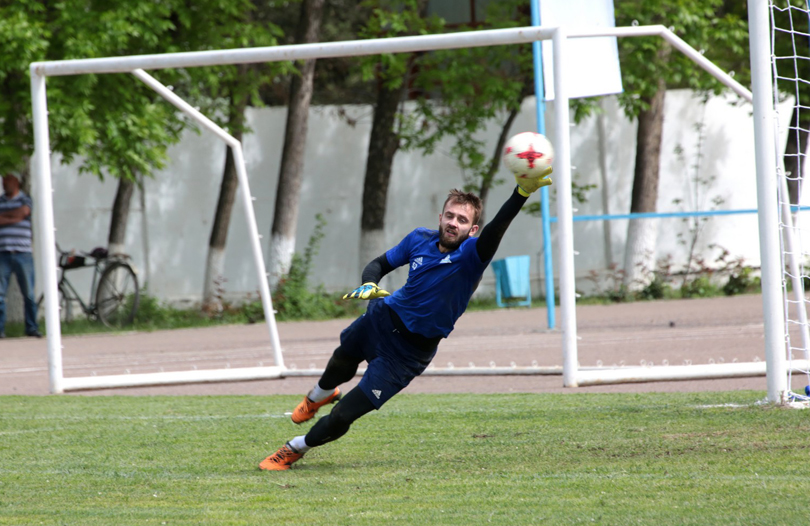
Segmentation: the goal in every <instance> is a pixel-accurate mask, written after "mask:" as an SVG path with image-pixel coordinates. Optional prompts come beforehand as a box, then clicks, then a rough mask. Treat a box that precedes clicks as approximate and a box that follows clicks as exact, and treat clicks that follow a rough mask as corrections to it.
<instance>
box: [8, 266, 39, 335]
mask: <svg viewBox="0 0 810 526" xmlns="http://www.w3.org/2000/svg"><path fill="white" fill-rule="evenodd" d="M14 256H15V258H14V259H15V260H16V261H15V265H14V274H15V275H16V276H17V283H18V284H19V285H20V292H21V293H22V297H23V301H24V305H25V334H27V335H28V336H39V325H38V324H37V302H36V301H34V256H33V255H32V254H31V253H30V252H22V253H19V254H14Z"/></svg>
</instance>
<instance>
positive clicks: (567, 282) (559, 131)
mask: <svg viewBox="0 0 810 526" xmlns="http://www.w3.org/2000/svg"><path fill="white" fill-rule="evenodd" d="M566 41H567V36H566V32H565V29H564V28H562V27H558V28H557V29H556V30H555V31H554V36H553V37H552V42H553V44H554V128H555V129H554V132H555V134H554V136H555V139H554V148H555V152H556V153H555V155H556V156H557V159H560V160H561V162H559V163H557V169H558V170H557V172H555V173H556V174H557V222H558V224H559V238H558V242H557V243H558V247H559V253H560V256H559V257H560V314H561V318H562V337H563V341H562V347H563V385H564V386H565V387H576V386H577V365H578V364H577V362H578V359H577V310H576V283H575V279H574V221H573V214H574V212H573V209H572V206H571V137H570V130H569V128H570V125H571V123H570V121H569V116H568V91H567V89H566V86H565V73H564V70H565V65H566V64H565V45H566V43H567V42H566Z"/></svg>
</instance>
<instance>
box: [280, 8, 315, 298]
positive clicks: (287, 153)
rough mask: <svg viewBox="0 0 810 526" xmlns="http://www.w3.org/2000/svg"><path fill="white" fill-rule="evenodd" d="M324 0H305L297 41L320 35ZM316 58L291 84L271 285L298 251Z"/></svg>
mask: <svg viewBox="0 0 810 526" xmlns="http://www.w3.org/2000/svg"><path fill="white" fill-rule="evenodd" d="M324 3H325V0H303V2H302V3H301V12H300V16H299V20H298V29H297V31H296V35H295V43H297V44H304V43H311V42H317V41H318V40H319V38H320V29H321V19H322V17H323V8H324ZM315 62H316V61H315V60H306V61H303V62H302V63H300V64H299V71H298V73H297V74H294V75H293V79H292V83H291V86H290V97H289V106H288V109H287V125H286V130H285V133H284V146H283V152H282V155H281V166H280V168H279V174H278V186H277V190H276V206H275V208H274V212H273V214H274V215H273V226H272V229H271V235H270V261H269V263H268V271H269V273H270V288H271V289H273V288H275V286H276V284H277V283H278V280H279V279H280V278H281V276H282V275H284V274H286V273H287V272H289V270H290V264H291V262H292V256H293V252H294V251H295V233H296V227H297V225H298V203H299V201H300V196H301V178H302V175H303V173H302V172H303V168H304V152H305V146H306V140H307V124H308V122H309V105H310V102H311V100H312V91H313V84H314V77H315Z"/></svg>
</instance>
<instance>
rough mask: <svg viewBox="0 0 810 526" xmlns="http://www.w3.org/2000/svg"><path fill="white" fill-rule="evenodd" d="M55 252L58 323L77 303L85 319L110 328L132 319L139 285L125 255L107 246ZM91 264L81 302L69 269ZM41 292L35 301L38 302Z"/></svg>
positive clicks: (65, 319) (70, 317)
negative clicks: (90, 275)
mask: <svg viewBox="0 0 810 526" xmlns="http://www.w3.org/2000/svg"><path fill="white" fill-rule="evenodd" d="M56 250H57V252H59V269H60V271H61V275H60V277H59V282H58V291H59V318H60V320H61V321H62V323H69V322H70V321H72V320H73V306H74V304H75V305H78V307H79V308H81V310H82V312H84V314H85V316H87V318H88V319H89V320H99V321H101V323H103V324H104V325H106V326H107V327H109V328H111V329H120V328H122V327H125V326H127V325H129V324H131V323H132V321H133V320H134V319H135V313H136V312H137V310H138V303H139V301H140V289H139V286H138V278H137V276H136V274H135V270H134V269H133V268H132V266H131V265H130V264H129V262H128V261H127V260H128V259H129V256H126V255H124V254H116V255H113V256H110V255H109V254H108V253H107V249H105V248H102V247H99V248H95V249H93V250H92V251H91V252H81V253H78V254H77V253H76V252H75V251H70V252H65V251H63V250H61V249H60V248H59V245H57V246H56ZM88 267H93V268H94V271H93V282H92V285H91V286H90V298H89V299H88V302H87V303H85V302H84V301H83V300H82V298H81V296H80V295H79V293H78V292H77V291H76V288H75V287H74V286H73V284H72V283H71V282H70V281H69V280H68V278H67V272H68V271H69V270H77V269H81V268H88ZM43 300H44V294H43V295H41V296H40V297H39V301H38V302H37V305H38V306H39V307H41V306H42V303H43Z"/></svg>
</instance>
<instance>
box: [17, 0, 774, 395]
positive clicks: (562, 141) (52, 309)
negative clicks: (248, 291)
mask: <svg viewBox="0 0 810 526" xmlns="http://www.w3.org/2000/svg"><path fill="white" fill-rule="evenodd" d="M752 3H755V2H754V1H753V0H752ZM766 26H767V20H766ZM753 30H754V29H753V28H752V31H753ZM766 31H767V29H766ZM651 35H657V36H660V37H662V38H664V39H666V40H667V41H668V42H669V43H670V44H672V46H673V47H675V48H676V49H678V50H679V51H681V52H683V53H685V54H686V55H687V56H689V57H690V58H691V59H692V60H694V61H695V62H696V63H698V64H699V65H700V66H701V67H703V68H704V69H705V70H706V71H708V72H709V73H710V74H712V75H713V76H715V77H716V78H718V79H719V80H720V81H721V82H723V83H724V84H725V85H726V86H728V87H729V88H730V89H732V90H733V91H734V92H735V93H737V94H738V95H739V96H740V97H742V98H744V99H746V100H748V101H753V102H754V112H755V115H754V121H755V129H756V130H757V133H756V138H757V181H758V201H759V205H760V206H759V217H760V220H759V227H760V241H761V256H762V262H763V263H762V281H763V291H764V294H763V296H764V300H763V301H764V305H763V307H764V309H763V310H764V312H765V332H766V342H765V345H766V349H765V353H766V356H767V357H768V358H767V361H766V363H767V367H768V378H769V379H768V397H769V399H770V400H771V401H777V400H778V399H779V397H780V396H781V392H783V391H784V385H785V382H786V380H785V365H784V364H785V358H784V356H785V352H784V327H783V323H782V315H781V313H782V301H781V295H779V293H778V291H779V286H778V283H779V282H780V279H781V278H780V277H779V271H780V269H779V244H778V224H777V219H778V218H777V215H778V210H777V204H776V196H775V192H776V185H775V181H776V178H775V171H774V166H775V163H774V162H772V161H773V159H774V158H773V145H774V142H773V141H772V140H770V139H772V137H773V135H772V133H773V129H769V128H768V126H769V123H770V122H771V119H770V114H771V113H772V111H769V110H768V109H766V108H765V107H764V106H762V104H763V102H762V101H761V100H760V99H762V97H763V96H765V97H766V98H767V94H765V93H763V92H758V90H759V88H757V86H758V84H756V83H755V92H756V94H757V96H756V97H753V98H752V95H751V93H750V92H749V91H748V90H747V89H746V88H744V87H743V86H741V85H740V84H739V83H738V82H736V81H735V80H734V79H733V78H731V77H730V76H729V75H727V74H726V73H724V72H723V71H721V70H720V69H719V68H717V66H715V65H714V64H712V63H711V62H710V61H708V60H706V59H705V58H704V57H703V55H702V54H700V53H699V52H698V51H696V50H695V49H693V48H692V47H691V46H689V45H688V44H686V43H685V42H684V41H683V40H682V39H680V38H679V37H677V36H676V35H675V34H674V33H672V32H671V31H670V30H668V29H667V28H665V27H664V26H639V27H624V28H604V29H603V28H600V29H599V30H595V31H581V30H578V31H571V32H568V31H566V29H565V28H564V27H542V26H541V27H524V28H513V29H501V30H486V31H472V32H464V33H450V34H440V35H422V36H413V37H398V38H389V39H379V40H362V41H346V42H332V43H315V44H300V45H290V46H277V47H265V48H250V49H234V50H219V51H201V52H189V53H172V54H164V55H141V56H129V57H115V58H97V59H82V60H66V61H52V62H37V63H33V64H31V67H30V73H31V91H32V106H33V124H34V147H35V151H34V159H33V163H32V168H33V175H34V184H35V190H36V197H37V200H38V203H39V204H38V206H37V207H36V214H37V215H36V219H37V221H36V224H37V225H38V232H37V236H36V239H37V244H38V250H39V253H40V257H41V259H42V262H41V268H42V275H43V288H44V291H45V320H46V324H47V329H48V330H47V333H48V360H49V374H50V389H51V392H52V393H61V392H63V391H65V390H72V389H88V388H99V387H120V386H134V385H154V384H164V383H183V382H201V381H223V380H235V379H244V380H247V379H259V378H273V377H283V376H285V375H289V376H293V375H295V374H296V373H295V372H294V371H288V370H287V369H286V368H285V366H284V361H283V356H282V351H281V344H280V342H279V340H278V333H277V330H276V326H275V318H274V316H273V309H272V304H271V300H270V294H269V290H268V289H267V274H266V272H265V268H264V261H263V258H262V254H261V249H260V247H259V236H258V232H257V231H256V229H255V217H254V216H253V207H252V200H251V197H250V192H249V186H248V181H247V174H246V171H245V167H244V158H243V156H242V155H241V145H240V144H239V143H238V142H237V141H235V140H233V138H232V137H230V136H229V135H227V134H226V133H225V132H224V131H222V130H221V129H219V128H218V127H216V125H214V124H213V123H212V122H210V120H208V119H207V118H205V117H204V116H203V115H200V114H199V113H198V112H195V110H193V108H191V107H190V106H189V105H188V104H187V103H185V102H183V101H181V100H180V99H179V98H178V97H176V96H175V95H174V94H173V93H172V92H171V91H170V90H168V89H167V88H165V87H164V86H162V85H160V83H158V82H157V81H156V80H155V79H154V78H152V77H151V76H149V75H148V74H147V73H146V72H145V70H154V69H162V68H184V67H198V66H210V65H225V64H238V63H257V62H273V61H294V60H306V59H319V58H330V57H342V56H361V55H376V54H384V53H403V52H415V51H429V50H437V49H456V48H465V47H484V46H496V45H507V44H520V43H530V42H533V41H537V40H549V39H550V40H552V42H553V70H554V91H555V102H554V104H555V112H554V118H555V123H554V137H553V142H554V145H555V149H556V154H557V155H556V158H557V159H558V160H559V161H560V162H559V163H557V165H556V166H555V172H554V173H555V182H556V185H555V186H556V188H557V192H558V195H557V216H558V228H559V236H558V241H559V244H558V251H559V258H560V271H559V273H560V275H559V281H560V304H561V305H560V306H561V318H562V322H561V329H562V350H563V383H564V385H566V386H570V387H574V386H578V385H592V384H597V383H618V382H633V381H655V380H669V379H687V378H707V377H709V378H715V377H732V376H738V375H744V376H751V375H752V374H763V373H764V371H762V370H761V369H762V365H761V364H716V365H715V364H713V365H707V366H689V367H684V368H680V367H662V366H659V367H642V368H631V367H626V368H621V369H608V368H600V369H580V368H579V367H578V363H577V329H576V306H575V302H576V291H575V273H574V254H575V251H574V240H573V210H572V192H571V159H570V156H571V148H570V132H569V129H570V124H571V123H570V120H569V119H570V118H569V99H568V95H567V90H566V83H565V79H566V78H567V75H566V72H565V70H566V60H565V56H566V51H565V49H566V45H565V43H566V41H567V39H569V38H588V37H605V36H617V37H632V36H651ZM757 38H760V37H759V36H758V37H757ZM766 38H767V37H766ZM757 42H760V41H759V40H757ZM757 45H759V44H757ZM754 52H755V50H754V36H752V55H753V54H754ZM752 62H753V58H752ZM122 72H127V73H131V74H133V75H135V76H136V77H137V78H138V79H140V80H141V81H143V82H146V83H147V84H148V85H149V86H150V87H151V88H152V89H154V90H155V91H156V92H157V93H159V94H160V95H161V96H163V97H165V98H167V99H168V100H169V101H170V102H171V103H173V104H175V106H177V107H178V108H179V109H180V110H182V111H184V112H186V113H188V114H189V115H191V116H192V118H194V119H195V120H197V122H199V123H201V124H203V126H204V127H206V128H208V129H209V130H211V131H213V132H214V133H216V134H217V135H218V136H219V137H220V138H221V139H222V140H223V141H225V142H226V144H228V145H229V146H231V147H232V148H233V149H234V152H235V153H236V152H238V153H239V155H235V156H234V158H235V161H236V165H237V175H238V177H239V184H240V191H241V193H242V196H243V199H244V201H245V205H246V206H245V209H246V215H247V220H248V223H249V224H250V228H251V235H252V236H253V238H254V239H253V240H252V246H253V251H254V255H255V260H256V265H257V271H258V273H259V281H260V291H261V294H262V305H263V307H264V310H265V317H266V319H267V323H268V330H269V332H270V337H271V341H272V344H273V349H274V356H275V363H276V365H275V366H274V367H256V368H246V369H224V370H211V371H188V372H165V373H155V374H143V375H138V374H127V375H118V376H106V377H81V378H75V377H74V378H64V377H63V374H62V338H61V331H60V327H59V312H58V305H57V301H58V299H57V298H58V297H57V279H56V278H57V266H56V256H55V249H54V246H55V243H54V241H55V236H54V231H55V229H54V220H53V201H52V186H51V170H50V156H49V153H50V150H49V137H48V117H47V101H46V87H45V79H46V77H48V76H60V75H79V74H87V73H94V74H103V73H122ZM763 91H764V88H763ZM767 102H768V105H770V104H771V103H772V98H771V100H769V101H767ZM769 148H770V157H768V150H769ZM760 150H763V152H761V151H760ZM774 250H775V252H774ZM774 258H775V259H774ZM775 285H776V286H775ZM774 291H777V292H774ZM516 372H517V371H513V373H516ZM313 373H316V372H314V371H313ZM475 373H476V374H482V373H486V371H485V368H484V369H482V370H480V371H476V372H475ZM501 373H503V371H501ZM534 373H535V374H544V371H534ZM546 373H547V372H546ZM432 374H440V373H439V372H438V371H436V370H433V373H432ZM448 374H459V371H455V372H452V373H448ZM491 374H498V372H496V371H492V372H491Z"/></svg>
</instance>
